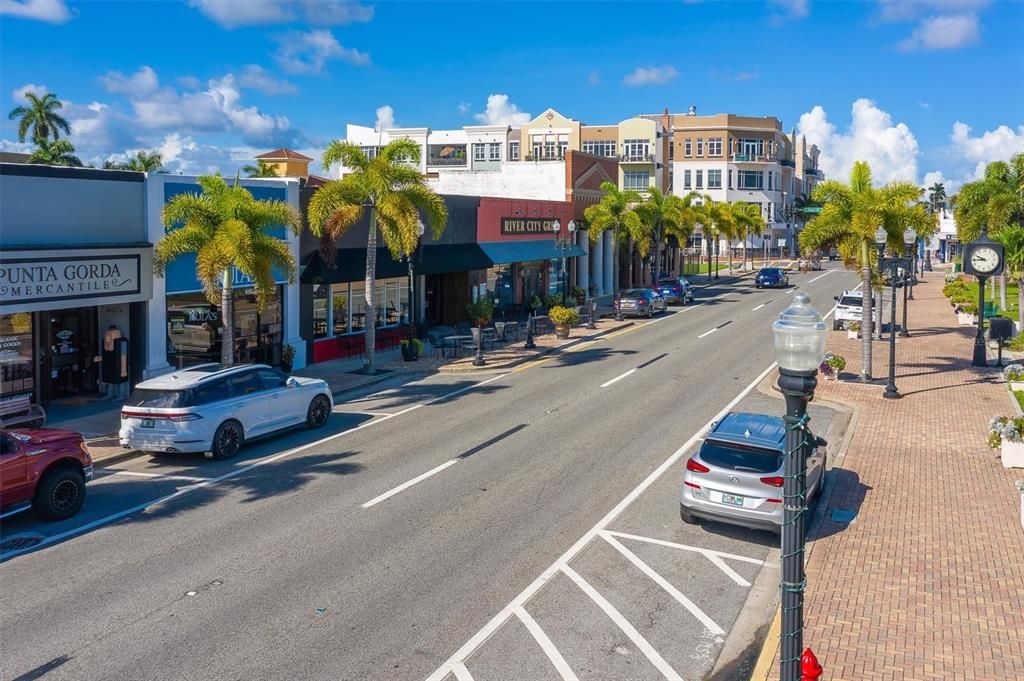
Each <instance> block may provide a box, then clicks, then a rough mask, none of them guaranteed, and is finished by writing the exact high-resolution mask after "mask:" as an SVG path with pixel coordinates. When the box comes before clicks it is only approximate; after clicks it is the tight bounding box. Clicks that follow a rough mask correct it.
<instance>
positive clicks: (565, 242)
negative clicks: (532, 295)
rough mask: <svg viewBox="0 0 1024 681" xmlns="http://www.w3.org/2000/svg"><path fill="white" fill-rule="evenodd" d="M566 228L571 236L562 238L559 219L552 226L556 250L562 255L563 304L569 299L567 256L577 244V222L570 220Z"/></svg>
mask: <svg viewBox="0 0 1024 681" xmlns="http://www.w3.org/2000/svg"><path fill="white" fill-rule="evenodd" d="M566 227H568V229H569V235H568V236H562V235H561V234H560V231H561V229H562V223H560V222H559V221H558V219H557V218H556V219H555V222H554V224H552V225H551V229H552V231H554V233H555V248H557V249H558V252H559V253H561V254H562V302H563V304H564V303H565V300H566V299H567V298H568V297H569V282H568V276H567V274H568V270H567V269H566V263H565V254H566V253H568V252H569V251H570V250H572V247H573V246H574V245H575V243H576V241H575V237H576V222H575V220H569V224H568V225H566Z"/></svg>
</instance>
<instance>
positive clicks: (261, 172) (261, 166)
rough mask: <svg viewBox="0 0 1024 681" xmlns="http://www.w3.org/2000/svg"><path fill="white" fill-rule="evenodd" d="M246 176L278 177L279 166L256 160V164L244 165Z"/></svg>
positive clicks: (243, 170) (243, 169)
mask: <svg viewBox="0 0 1024 681" xmlns="http://www.w3.org/2000/svg"><path fill="white" fill-rule="evenodd" d="M242 172H243V173H245V174H246V177H277V166H275V165H274V164H272V163H267V162H266V161H260V160H257V161H256V165H245V166H242Z"/></svg>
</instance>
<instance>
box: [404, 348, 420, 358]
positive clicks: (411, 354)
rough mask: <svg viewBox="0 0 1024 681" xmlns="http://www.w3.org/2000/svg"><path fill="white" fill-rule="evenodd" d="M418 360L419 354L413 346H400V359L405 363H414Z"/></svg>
mask: <svg viewBox="0 0 1024 681" xmlns="http://www.w3.org/2000/svg"><path fill="white" fill-rule="evenodd" d="M419 358H420V353H419V352H417V351H416V346H415V345H403V346H402V359H404V360H405V361H406V362H415V361H416V360H418V359H419Z"/></svg>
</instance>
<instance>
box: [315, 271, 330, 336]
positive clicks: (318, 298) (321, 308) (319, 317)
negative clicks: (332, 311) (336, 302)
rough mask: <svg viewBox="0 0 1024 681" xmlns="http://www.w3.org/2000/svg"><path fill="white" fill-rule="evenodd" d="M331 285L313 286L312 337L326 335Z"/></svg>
mask: <svg viewBox="0 0 1024 681" xmlns="http://www.w3.org/2000/svg"><path fill="white" fill-rule="evenodd" d="M330 298H331V287H330V286H327V285H326V284H316V285H314V286H313V338H325V337H326V336H327V307H328V304H329V303H330Z"/></svg>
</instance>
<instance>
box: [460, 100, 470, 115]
mask: <svg viewBox="0 0 1024 681" xmlns="http://www.w3.org/2000/svg"><path fill="white" fill-rule="evenodd" d="M471 108H472V107H471V106H470V105H469V102H459V107H458V109H459V115H462V116H465V115H466V114H468V113H469V110H470V109H471Z"/></svg>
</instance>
